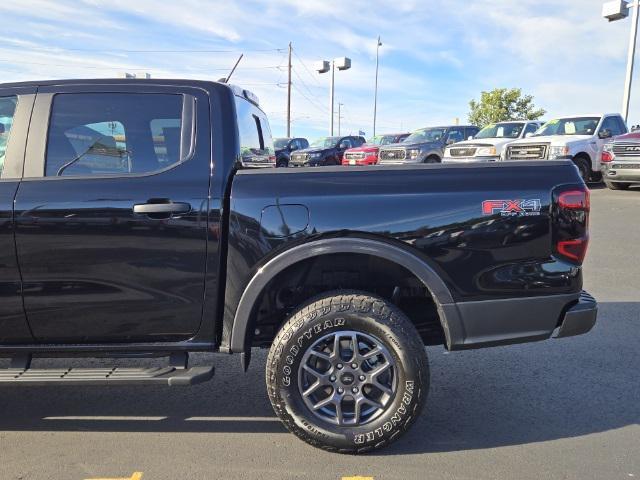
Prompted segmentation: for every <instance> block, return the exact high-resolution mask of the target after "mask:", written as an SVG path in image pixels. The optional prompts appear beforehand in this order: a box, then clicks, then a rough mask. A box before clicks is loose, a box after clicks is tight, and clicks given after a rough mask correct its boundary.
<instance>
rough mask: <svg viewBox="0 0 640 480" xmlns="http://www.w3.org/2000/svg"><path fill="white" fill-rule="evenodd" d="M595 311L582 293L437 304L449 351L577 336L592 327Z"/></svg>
mask: <svg viewBox="0 0 640 480" xmlns="http://www.w3.org/2000/svg"><path fill="white" fill-rule="evenodd" d="M597 310H598V307H597V303H596V301H595V299H594V298H593V297H592V296H591V295H589V294H588V293H586V292H581V293H573V294H566V295H545V296H538V297H526V298H513V299H500V300H484V301H479V302H461V303H455V304H450V305H441V313H442V314H443V315H444V317H445V318H446V320H447V329H446V331H445V335H446V337H447V346H448V348H449V349H450V350H466V349H472V348H483V347H492V346H497V345H509V344H513V343H526V342H534V341H538V340H546V339H548V338H550V337H551V336H552V335H553V334H554V332H556V333H555V335H553V336H554V338H562V337H570V336H574V335H580V334H583V333H587V332H588V331H589V330H591V329H592V328H593V326H594V324H595V322H596V316H597Z"/></svg>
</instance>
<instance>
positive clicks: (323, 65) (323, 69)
mask: <svg viewBox="0 0 640 480" xmlns="http://www.w3.org/2000/svg"><path fill="white" fill-rule="evenodd" d="M315 68H316V71H317V72H318V73H327V72H328V71H329V70H331V85H330V91H329V132H330V135H331V136H333V120H334V118H333V117H334V111H333V105H334V101H333V98H334V95H333V93H334V90H335V77H336V68H337V69H338V70H349V69H350V68H351V59H350V58H347V57H340V58H334V59H333V60H331V62H328V61H327V60H321V61H319V62H316V64H315Z"/></svg>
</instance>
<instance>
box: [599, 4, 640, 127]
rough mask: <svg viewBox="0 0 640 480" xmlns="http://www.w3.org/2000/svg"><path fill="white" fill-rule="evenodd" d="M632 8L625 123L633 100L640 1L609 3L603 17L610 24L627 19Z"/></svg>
mask: <svg viewBox="0 0 640 480" xmlns="http://www.w3.org/2000/svg"><path fill="white" fill-rule="evenodd" d="M630 8H633V17H632V20H631V34H630V36H629V50H628V52H627V74H626V77H625V81H624V94H623V97H622V116H623V117H624V120H625V122H628V121H629V101H630V99H631V83H632V82H633V64H634V60H635V55H636V39H637V37H638V10H640V0H632V1H631V2H625V1H623V0H616V1H613V2H607V3H605V4H604V5H603V6H602V16H603V17H604V18H606V19H607V20H609V21H610V22H615V21H616V20H622V19H623V18H627V17H628V16H629V9H630Z"/></svg>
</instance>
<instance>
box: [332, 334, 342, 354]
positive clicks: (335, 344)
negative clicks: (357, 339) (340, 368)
mask: <svg viewBox="0 0 640 480" xmlns="http://www.w3.org/2000/svg"><path fill="white" fill-rule="evenodd" d="M340 338H341V337H340V333H339V332H338V333H336V336H335V337H333V353H332V354H331V359H335V360H340Z"/></svg>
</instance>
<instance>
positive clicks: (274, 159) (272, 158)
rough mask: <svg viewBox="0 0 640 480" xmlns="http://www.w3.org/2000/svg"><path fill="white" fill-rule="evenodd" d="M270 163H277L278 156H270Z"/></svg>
mask: <svg viewBox="0 0 640 480" xmlns="http://www.w3.org/2000/svg"><path fill="white" fill-rule="evenodd" d="M269 163H276V156H275V155H269Z"/></svg>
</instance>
